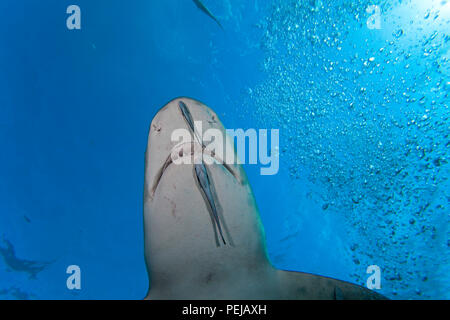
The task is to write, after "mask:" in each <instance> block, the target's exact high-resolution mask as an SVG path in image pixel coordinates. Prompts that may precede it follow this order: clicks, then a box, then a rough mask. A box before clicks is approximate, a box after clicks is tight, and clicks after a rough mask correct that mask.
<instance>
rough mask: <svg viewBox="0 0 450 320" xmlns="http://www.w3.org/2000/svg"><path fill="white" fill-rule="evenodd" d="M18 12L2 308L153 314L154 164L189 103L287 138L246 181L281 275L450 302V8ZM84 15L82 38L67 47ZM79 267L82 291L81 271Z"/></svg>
mask: <svg viewBox="0 0 450 320" xmlns="http://www.w3.org/2000/svg"><path fill="white" fill-rule="evenodd" d="M204 3H205V5H207V6H208V7H209V9H210V10H211V11H212V12H213V13H214V14H215V15H216V16H217V17H218V19H219V20H220V21H221V23H222V25H223V26H224V31H223V30H222V29H220V28H219V27H218V26H217V25H216V24H215V23H214V21H212V20H211V19H209V18H208V17H207V16H206V15H205V14H203V13H202V12H201V11H200V10H198V9H197V8H196V6H195V5H194V3H193V2H192V1H188V0H185V1H181V0H165V1H139V0H134V1H123V0H115V1H113V0H108V1H106V0H96V1H92V0H76V1H65V0H64V1H61V0H46V1H39V2H38V1H34V0H21V1H17V0H2V1H0V147H1V153H0V182H1V183H0V299H140V298H143V297H144V296H145V294H146V291H147V282H148V281H147V274H146V270H145V264H144V257H143V225H142V224H143V223H142V210H143V208H142V194H143V183H144V181H143V172H144V152H145V148H146V144H147V132H148V127H149V124H150V121H151V119H152V118H153V116H154V115H155V113H156V112H157V110H158V109H159V108H160V107H161V106H163V105H164V104H165V103H166V102H167V101H169V100H170V99H172V98H174V97H177V96H184V95H186V96H191V97H195V98H197V99H199V100H201V101H203V102H205V103H206V104H207V105H209V106H210V107H212V108H213V109H214V110H215V111H216V112H217V114H218V115H219V116H220V118H221V120H222V122H223V123H224V124H225V126H226V127H228V128H244V129H248V128H256V129H258V128H268V129H271V128H277V129H280V150H279V151H280V155H281V157H280V172H279V173H278V174H277V175H275V176H261V175H260V174H259V173H260V171H259V169H260V167H259V166H257V165H246V166H245V169H246V171H247V174H248V176H249V180H250V183H251V185H252V187H253V190H254V193H255V197H256V201H257V203H258V207H259V209H260V213H261V218H262V221H263V223H264V226H265V229H266V237H267V246H268V252H269V255H270V259H271V260H272V262H273V264H274V265H276V266H277V267H280V268H285V269H290V270H300V271H306V272H312V273H317V274H323V275H327V276H331V277H335V278H339V279H343V280H347V281H350V282H353V283H357V284H361V285H365V284H366V279H367V277H368V276H369V274H367V273H366V269H367V267H368V266H369V265H378V266H379V267H380V269H381V290H380V292H381V293H383V294H385V295H387V296H388V297H390V298H393V299H431V298H435V299H436V298H437V299H449V298H450V295H449V294H450V290H449V289H450V276H449V273H450V267H449V266H450V264H449V252H450V250H449V246H450V237H449V235H450V230H449V225H450V223H449V222H450V219H449V217H450V215H449V209H448V207H449V196H450V195H449V190H450V188H449V182H448V177H449V164H448V157H449V156H448V148H449V131H450V130H449V110H448V105H449V98H448V95H449V91H450V83H449V72H450V70H449V59H450V53H449V37H450V35H449V30H450V3H449V2H448V1H446V0H439V1H434V0H427V1H424V0H410V1H407V0H403V1H393V0H386V1H377V3H376V4H377V5H378V6H379V8H380V11H381V16H380V24H381V26H380V27H381V29H371V28H369V26H368V25H367V23H366V21H367V19H369V17H370V16H371V14H370V13H367V12H366V8H367V7H368V6H369V5H371V4H373V3H372V2H371V1H364V0H361V1H344V0H339V1H337V0H334V1H331V0H322V1H320V0H316V1H314V0H305V1H298V0H297V1H293V0H274V1H263V0H252V1H231V0H221V1H212V0H204ZM71 4H77V5H78V6H79V7H80V8H81V12H82V28H81V30H68V29H67V28H66V18H67V16H68V15H67V14H66V8H67V7H68V6H69V5H71ZM69 265H79V266H80V268H81V270H82V288H81V290H73V291H71V290H68V289H67V287H66V279H67V277H68V275H67V274H66V268H67V267H68V266H69Z"/></svg>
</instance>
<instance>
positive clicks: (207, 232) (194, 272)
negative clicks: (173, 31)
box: [144, 97, 386, 300]
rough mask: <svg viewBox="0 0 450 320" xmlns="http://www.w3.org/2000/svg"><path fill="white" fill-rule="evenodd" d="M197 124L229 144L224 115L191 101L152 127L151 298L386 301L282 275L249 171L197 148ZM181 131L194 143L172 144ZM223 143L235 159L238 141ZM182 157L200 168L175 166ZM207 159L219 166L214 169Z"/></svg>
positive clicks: (343, 285)
mask: <svg viewBox="0 0 450 320" xmlns="http://www.w3.org/2000/svg"><path fill="white" fill-rule="evenodd" d="M189 118H191V119H189ZM193 121H196V122H197V121H201V124H202V129H203V132H205V131H206V130H207V129H209V128H214V129H218V130H220V131H221V132H222V133H223V135H224V137H225V128H224V126H223V125H222V123H221V122H220V120H219V118H218V116H217V114H216V113H215V112H214V111H213V110H212V109H210V108H208V107H207V106H206V105H204V104H203V103H201V102H199V101H197V100H195V99H191V98H187V97H181V98H177V99H174V100H172V101H170V102H169V103H168V104H166V105H165V106H164V107H163V108H161V109H160V111H159V112H158V113H157V114H156V116H155V117H154V119H153V121H152V123H151V125H150V130H149V135H148V144H147V151H146V156H145V183H144V241H145V243H144V244H145V261H146V265H147V271H148V275H149V291H148V294H147V296H146V298H145V299H177V300H181V299H182V300H185V299H205V300H215V299H224V300H228V299H232V300H241V299H244V300H278V299H283V300H292V299H327V300H341V299H345V300H355V299H357V300H360V299H368V300H378V299H386V298H385V297H384V296H382V295H380V294H378V293H376V292H374V291H371V290H369V289H366V288H364V287H361V286H358V285H354V284H351V283H348V282H344V281H340V280H336V279H332V278H328V277H323V276H318V275H314V274H308V273H302V272H295V271H283V270H278V269H275V268H274V267H273V266H272V265H271V263H270V261H269V258H268V256H267V252H266V246H265V236H264V228H263V225H262V223H261V221H260V218H259V212H258V208H257V205H256V202H255V198H254V196H253V192H252V190H251V187H250V184H249V182H248V180H247V176H246V174H245V172H244V170H243V169H242V166H241V165H240V164H237V163H234V164H228V165H224V164H222V163H221V162H220V161H217V160H220V157H219V156H218V155H217V154H215V153H214V152H211V150H207V149H208V148H207V147H205V143H204V142H203V141H198V135H196V134H194V132H193V128H192V125H191V123H192V122H193ZM180 128H182V129H185V130H187V131H188V132H190V133H191V135H192V143H188V144H186V143H184V144H182V143H181V144H180V143H179V142H177V141H174V142H173V141H172V139H171V135H172V132H173V131H174V130H176V129H180ZM224 144H225V145H226V144H231V146H230V147H231V149H229V150H233V152H234V150H235V149H234V146H233V141H230V140H227V141H226V142H225V143H224ZM182 157H190V158H191V160H194V159H196V160H197V162H195V161H194V163H192V161H191V163H190V164H176V163H174V159H177V158H178V159H180V158H182ZM208 157H209V158H214V159H215V160H216V162H214V161H212V162H209V164H208V163H207V162H206V161H205V160H204V159H206V158H208Z"/></svg>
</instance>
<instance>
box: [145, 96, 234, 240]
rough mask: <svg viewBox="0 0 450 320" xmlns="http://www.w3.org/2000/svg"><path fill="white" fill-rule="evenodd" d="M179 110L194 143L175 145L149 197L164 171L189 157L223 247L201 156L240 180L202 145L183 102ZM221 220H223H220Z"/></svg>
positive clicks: (231, 169)
mask: <svg viewBox="0 0 450 320" xmlns="http://www.w3.org/2000/svg"><path fill="white" fill-rule="evenodd" d="M178 107H179V110H180V112H181V115H182V117H183V118H184V120H185V121H186V123H187V126H188V127H189V131H190V132H191V133H192V135H193V136H194V141H193V142H189V143H181V144H177V145H175V146H174V147H173V148H172V150H171V152H170V154H169V155H168V157H167V159H166V161H165V162H164V164H163V166H162V167H161V168H160V169H159V171H158V173H157V174H156V177H155V180H154V182H153V185H152V188H151V192H150V194H151V197H152V198H153V196H154V195H155V192H156V190H157V188H158V185H159V182H160V181H161V179H162V176H163V175H164V172H165V171H166V169H167V168H168V167H169V166H170V165H171V164H173V163H174V162H175V163H176V162H177V160H179V159H181V158H184V157H190V158H191V160H193V162H191V163H193V164H194V170H193V174H194V179H195V180H196V181H197V182H198V183H197V186H198V188H199V191H200V192H201V193H202V196H203V199H204V200H205V205H206V206H207V209H208V211H209V212H210V214H211V216H212V220H213V221H214V227H215V228H216V227H217V229H218V231H219V234H220V237H221V239H222V242H223V244H224V245H226V244H227V242H226V241H225V237H224V233H223V231H222V225H221V220H220V219H219V215H218V206H217V204H218V203H217V202H218V200H217V197H216V196H215V194H214V190H215V188H214V183H213V181H212V180H211V178H210V174H209V173H208V168H207V166H206V164H205V162H204V161H203V156H205V155H206V156H209V157H211V158H213V159H214V160H215V162H216V163H219V164H221V165H223V166H224V168H225V169H226V170H227V171H228V172H229V173H230V174H231V175H232V176H233V177H234V178H235V179H236V180H237V181H238V182H239V183H241V179H240V177H239V173H238V170H235V169H234V168H233V167H232V166H230V165H228V164H226V163H225V162H224V161H223V160H222V159H220V158H219V157H218V156H217V155H216V154H215V153H214V152H213V151H210V150H207V149H206V147H205V145H204V144H203V141H202V139H201V138H200V137H199V136H198V134H197V132H196V131H195V129H194V118H193V117H192V114H191V112H190V111H189V108H188V107H187V105H186V104H185V103H184V102H183V101H179V103H178ZM222 220H223V218H222Z"/></svg>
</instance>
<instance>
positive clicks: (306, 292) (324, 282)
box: [278, 270, 386, 300]
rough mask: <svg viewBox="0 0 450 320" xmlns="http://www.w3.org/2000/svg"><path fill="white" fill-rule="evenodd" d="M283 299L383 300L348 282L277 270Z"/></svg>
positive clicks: (372, 292)
mask: <svg viewBox="0 0 450 320" xmlns="http://www.w3.org/2000/svg"><path fill="white" fill-rule="evenodd" d="M278 282H279V283H278V285H279V288H280V289H279V290H281V291H282V293H281V294H282V296H284V298H285V299H317V300H385V299H386V297H384V296H383V295H381V294H379V293H377V292H375V291H372V290H369V289H367V288H364V287H362V286H359V285H356V284H352V283H349V282H345V281H341V280H336V279H333V278H328V277H324V276H318V275H315V274H310V273H303V272H294V271H282V270H278Z"/></svg>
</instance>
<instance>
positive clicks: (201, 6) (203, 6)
mask: <svg viewBox="0 0 450 320" xmlns="http://www.w3.org/2000/svg"><path fill="white" fill-rule="evenodd" d="M192 1H194V3H195V5H196V6H197V8H199V9H200V10H202V11H203V13H204V14H206V15H207V16H208V17H210V18H211V19H213V20H214V21H215V22H216V23H217V24H218V25H219V27H220V28H221V29H222V30H224V29H223V27H222V25H221V24H220V22H219V20H217V18H216V17H215V16H214V15H213V14H212V13H211V11H209V10H208V8H207V7H205V5H204V4H203V3H202V2H201V1H200V0H192Z"/></svg>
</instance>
